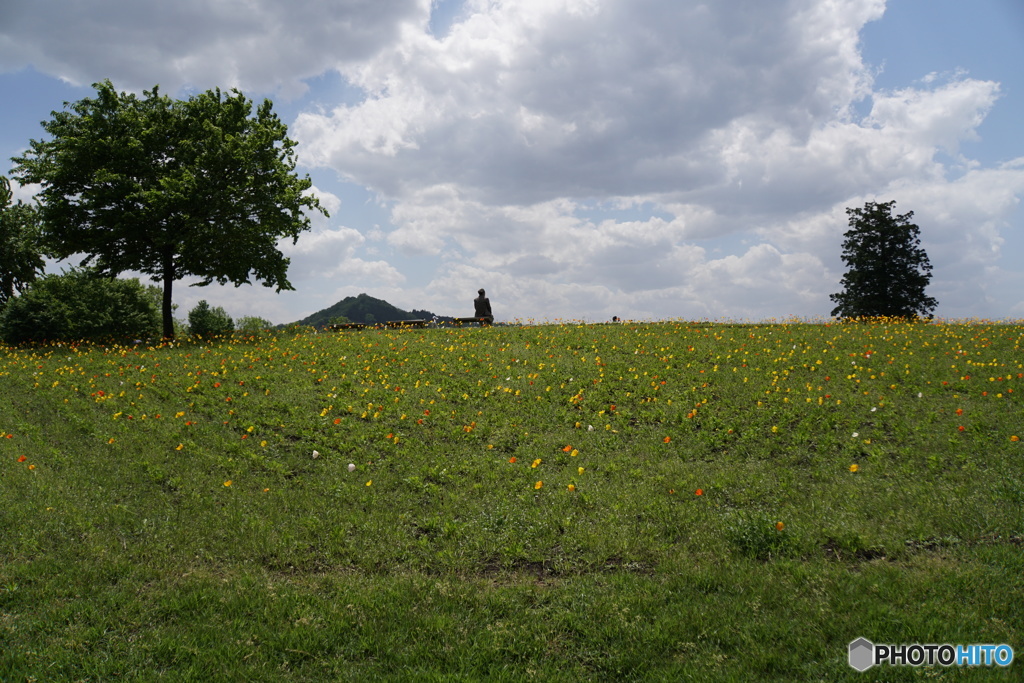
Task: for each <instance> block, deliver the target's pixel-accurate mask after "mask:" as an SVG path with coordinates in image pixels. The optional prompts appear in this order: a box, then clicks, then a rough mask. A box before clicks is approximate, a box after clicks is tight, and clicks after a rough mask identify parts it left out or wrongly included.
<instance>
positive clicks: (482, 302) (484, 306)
mask: <svg viewBox="0 0 1024 683" xmlns="http://www.w3.org/2000/svg"><path fill="white" fill-rule="evenodd" d="M477 294H479V296H478V297H477V298H475V299H473V315H474V316H475V317H477V318H481V321H480V324H481V325H490V324H491V323H493V322H494V314H493V313H491V300H490V299H488V298H487V295H486V294H485V293H484V290H483V289H480V290H478V291H477Z"/></svg>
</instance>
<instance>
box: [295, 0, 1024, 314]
mask: <svg viewBox="0 0 1024 683" xmlns="http://www.w3.org/2000/svg"><path fill="white" fill-rule="evenodd" d="M466 9H467V15H466V17H465V19H464V20H463V21H462V22H460V23H458V24H456V25H454V26H453V27H452V28H451V30H450V31H449V32H448V34H447V35H446V36H445V37H444V38H443V39H441V40H438V39H435V38H434V37H433V36H431V35H430V34H428V33H426V32H419V33H417V32H407V33H406V34H404V35H403V39H402V41H401V42H400V43H398V44H396V46H395V47H394V48H393V49H390V50H384V51H382V52H381V53H380V54H379V55H378V56H377V57H375V58H373V59H370V60H366V61H365V62H362V63H359V64H356V65H353V66H352V67H351V68H348V69H345V70H343V71H344V73H345V75H346V76H347V78H349V79H350V81H351V82H353V83H355V84H357V85H359V86H360V87H361V88H363V89H364V90H365V91H366V92H367V93H368V94H369V95H368V97H367V98H366V100H365V101H363V102H361V103H357V104H351V105H342V106H338V107H336V108H335V109H333V110H332V111H326V112H307V113H306V114H303V115H301V116H299V118H298V120H297V121H296V124H295V127H294V130H295V132H296V135H297V136H298V137H299V139H300V140H303V141H304V142H305V143H306V144H307V147H308V148H309V149H315V150H316V152H315V153H313V154H311V155H310V156H309V157H307V161H308V162H309V163H314V164H320V165H324V166H329V167H332V168H336V169H338V170H339V171H341V172H343V173H344V174H345V175H346V176H347V177H349V178H352V179H353V180H355V181H356V182H359V183H361V184H364V185H366V186H368V187H372V188H374V189H375V190H376V191H378V192H380V193H382V194H383V195H384V196H386V197H388V198H389V199H390V200H391V201H392V206H393V209H392V215H391V218H392V224H393V226H394V227H393V230H392V231H391V232H390V233H389V234H388V241H389V243H390V244H392V245H393V246H395V247H397V248H400V249H402V250H404V251H406V252H408V253H415V254H421V255H426V256H441V257H445V258H447V259H449V260H450V262H452V263H461V264H465V265H466V268H467V269H464V270H459V269H457V268H453V269H450V270H449V272H447V273H445V274H444V275H443V276H442V277H440V278H438V279H436V280H435V281H434V282H433V283H432V284H431V286H432V287H436V288H439V289H446V288H449V287H451V285H452V283H454V282H455V281H456V279H457V273H460V272H462V273H474V274H475V277H477V278H480V277H483V276H484V274H485V273H490V277H491V279H493V280H495V281H498V282H501V281H502V280H503V279H506V278H507V286H508V287H510V288H511V289H510V292H514V296H512V297H511V298H512V299H514V300H515V301H516V302H517V303H519V304H520V305H521V306H523V307H528V309H529V310H535V311H553V312H555V313H557V314H558V315H565V314H571V310H570V309H571V308H572V306H571V305H570V304H569V303H568V302H569V299H567V298H566V297H567V296H568V294H567V293H569V292H574V291H586V292H587V297H585V298H587V299H588V301H587V303H586V304H585V305H583V306H581V307H580V308H579V309H577V310H579V311H590V312H596V311H601V312H602V314H603V313H604V312H607V310H611V309H610V308H608V307H610V306H614V305H623V304H624V303H625V302H626V301H631V302H633V305H634V307H636V308H637V310H638V311H640V312H645V313H650V314H660V313H668V312H671V311H672V310H675V311H677V312H679V313H682V312H684V311H687V312H693V311H697V312H703V313H705V314H706V315H714V313H715V312H716V311H717V312H719V313H720V314H727V315H728V314H735V315H751V316H753V315H756V314H757V312H758V311H760V312H762V313H769V314H789V313H793V314H796V313H799V312H800V311H802V310H804V311H813V312H817V313H827V311H828V310H831V304H830V302H829V301H828V296H827V295H828V293H830V292H831V291H835V289H836V288H837V284H838V280H839V278H840V277H841V275H842V270H841V268H842V264H841V263H840V262H839V259H838V256H839V251H840V250H839V244H840V242H841V239H842V232H844V231H845V229H846V216H845V212H844V211H843V209H844V208H845V207H846V206H853V205H858V203H862V202H863V201H867V200H869V199H875V198H878V199H880V200H885V199H887V198H889V197H890V196H891V195H897V196H898V198H899V200H900V207H899V208H900V209H901V210H909V209H912V208H914V207H915V206H920V207H921V208H922V209H926V210H925V211H924V212H923V213H919V215H920V216H922V217H923V218H927V219H929V220H930V219H931V218H932V216H931V215H930V212H929V210H928V209H932V208H934V207H936V206H941V205H943V204H956V205H960V206H965V207H969V208H967V209H966V210H965V211H962V212H961V213H960V214H959V215H958V216H957V219H956V220H957V221H962V222H961V223H959V228H960V230H959V232H958V234H955V235H951V234H949V233H948V232H947V231H946V230H945V229H944V228H943V227H942V226H943V225H944V223H943V222H942V221H941V220H938V219H937V220H938V222H937V224H934V225H932V224H929V229H928V230H926V231H925V233H924V236H925V244H926V247H932V248H934V249H935V252H936V253H935V256H936V262H937V263H941V264H942V265H943V268H942V269H941V270H939V271H938V273H937V279H941V278H945V279H946V281H947V282H949V283H956V282H958V281H959V280H961V279H962V278H963V277H965V276H969V277H970V278H973V279H975V280H977V279H979V278H983V277H984V268H985V267H990V266H991V265H992V264H993V263H995V261H996V260H997V259H998V258H999V256H1000V240H999V234H1000V231H1001V230H1002V229H1004V228H1005V227H1006V220H1007V219H1008V217H1009V215H1010V213H1011V212H1012V210H1013V208H1014V207H1015V206H1016V198H1017V196H1018V195H1019V194H1020V192H1021V191H1022V190H1024V176H1022V174H1021V169H1020V168H1019V167H1012V168H1008V169H1003V170H1001V171H991V170H989V171H985V170H981V169H972V168H971V162H970V161H969V160H967V159H964V158H961V157H959V156H958V154H959V149H960V145H961V143H962V142H964V141H967V140H971V139H972V138H973V137H974V136H975V131H976V129H977V127H978V126H979V125H980V124H981V122H982V121H983V120H984V118H985V116H986V115H987V113H988V112H989V111H990V110H991V108H992V107H993V106H994V105H995V103H996V101H997V100H998V96H999V84H998V83H996V82H993V81H986V80H979V79H974V78H970V77H969V76H967V75H966V74H962V73H954V74H949V75H946V76H938V75H932V76H930V77H927V78H923V79H922V80H921V81H920V83H918V84H917V85H915V86H914V87H909V86H908V87H906V88H903V89H900V90H895V91H891V92H886V91H879V90H874V88H873V80H872V74H871V71H870V69H869V68H867V67H866V66H865V65H864V64H863V63H862V60H861V56H860V52H859V45H858V40H859V33H860V31H861V29H862V28H863V26H864V24H865V23H866V22H868V21H872V20H875V19H878V18H880V17H881V15H882V13H883V11H884V2H881V1H872V0H858V1H853V0H848V1H840V0H796V1H794V2H789V3H761V2H750V1H747V0H728V1H724V2H718V3H714V4H708V3H697V2H659V1H656V0H642V1H639V2H637V1H630V2H626V1H625V0H604V1H602V2H597V1H596V0H595V1H587V0H560V1H557V2H554V1H551V0H543V1H539V0H538V1H537V2H521V3H498V2H486V1H483V0H481V1H478V2H469V3H467V5H466ZM858 111H866V112H867V113H866V114H863V115H860V114H858V113H857V112H858ZM941 154H945V155H948V156H952V157H954V160H953V162H952V166H951V165H950V164H951V161H950V159H949V158H948V156H947V157H941ZM964 173H966V174H967V175H966V176H964V177H962V178H959V179H958V178H956V177H951V176H957V175H961V174H964ZM982 178H984V180H982ZM997 178H998V181H997V182H993V181H995V180H996V179H997ZM981 184H985V185H986V187H987V188H988V189H987V190H986V191H984V192H981V193H980V195H979V194H978V191H979V186H980V185H981ZM930 197H936V198H938V197H941V198H942V200H941V201H939V202H938V203H936V202H932V201H930V200H929V198H930ZM595 201H597V202H602V203H603V204H604V208H605V209H608V208H609V205H611V204H617V205H619V206H625V207H632V209H633V215H632V216H630V217H628V218H624V217H620V215H619V214H623V213H626V212H618V211H615V210H614V209H612V210H609V211H607V215H609V216H612V217H610V218H601V217H600V215H597V214H599V213H600V212H597V214H595V212H593V211H588V210H587V208H588V206H590V205H592V203H593V202H595ZM917 201H920V202H922V204H920V205H918V204H916V202H917ZM727 238H728V239H731V242H730V243H728V244H723V243H722V241H723V239H727ZM705 246H708V247H710V248H711V251H708V250H706V249H705V248H704V247H705ZM722 249H725V251H726V252H728V253H724V254H722V253H716V252H715V251H714V250H718V251H721V250H722ZM449 268H450V266H449ZM527 282H529V283H532V284H531V285H527V284H525V283H527ZM460 283H461V284H460V288H469V287H471V283H470V282H469V281H468V279H466V280H465V282H462V281H461V280H460ZM470 291H471V290H470ZM534 292H535V293H536V296H535V295H534ZM453 294H454V292H453ZM959 299H961V301H959V303H961V304H963V305H967V306H969V305H970V304H969V303H967V300H969V299H970V297H969V296H968V297H966V298H964V297H960V298H959ZM948 300H949V301H950V302H951V304H953V302H954V301H955V300H957V297H949V299H948ZM561 301H565V302H566V303H565V305H564V306H563V305H562V304H560V303H559V302H561ZM619 302H622V303H619ZM670 302H671V303H670ZM673 307H674V308H673ZM958 308H959V307H958V306H957V305H951V306H950V310H958Z"/></svg>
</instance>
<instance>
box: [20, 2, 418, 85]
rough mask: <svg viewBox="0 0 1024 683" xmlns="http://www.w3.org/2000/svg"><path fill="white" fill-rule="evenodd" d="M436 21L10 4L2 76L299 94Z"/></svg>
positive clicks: (368, 14)
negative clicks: (28, 71) (22, 72)
mask: <svg viewBox="0 0 1024 683" xmlns="http://www.w3.org/2000/svg"><path fill="white" fill-rule="evenodd" d="M428 17H429V0H373V2H366V1H365V0H289V2H278V1H277V0H174V2H157V1H152V0H130V1H125V0H92V1H91V2H78V1H76V0H11V1H9V2H5V3H4V5H3V8H2V9H0V69H2V70H14V69H18V68H20V67H22V66H25V65H33V66H34V67H35V68H36V69H38V70H40V71H42V72H45V73H48V74H52V75H54V76H56V77H58V78H61V79H63V80H67V81H70V82H72V83H76V84H88V83H92V82H95V81H98V80H101V79H102V78H106V77H108V76H109V77H111V78H112V79H113V80H114V82H115V83H116V84H117V85H118V87H122V88H129V89H135V90H138V89H142V88H148V87H151V86H153V85H154V84H157V83H159V84H160V85H161V86H163V89H164V91H165V92H173V91H176V90H178V89H179V88H180V87H182V86H192V87H195V88H198V89H206V88H209V87H213V86H219V87H222V88H223V87H239V88H241V89H243V90H248V89H256V90H261V91H273V90H278V91H283V92H284V93H285V94H288V95H295V94H298V93H300V92H302V91H303V90H304V89H305V85H304V84H303V83H302V79H304V78H309V77H312V76H316V75H318V74H320V73H323V72H324V71H326V70H329V69H333V68H335V67H336V66H338V65H339V64H343V63H346V62H350V61H352V60H360V59H365V58H367V57H370V56H372V55H373V54H374V53H375V52H376V51H377V50H379V49H380V48H381V47H382V46H383V45H387V44H389V43H390V42H392V41H393V40H394V39H395V38H396V36H397V35H398V34H399V32H400V30H401V27H402V25H403V24H404V23H406V22H413V23H418V24H425V22H426V21H427V19H428Z"/></svg>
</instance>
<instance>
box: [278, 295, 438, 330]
mask: <svg viewBox="0 0 1024 683" xmlns="http://www.w3.org/2000/svg"><path fill="white" fill-rule="evenodd" d="M341 317H344V318H348V320H349V321H351V322H354V323H365V324H368V325H374V324H376V323H384V322H388V321H389V320H423V319H426V320H430V319H432V318H433V317H434V314H433V313H431V312H430V311H418V310H412V311H403V310H402V309H400V308H396V307H395V306H392V305H391V304H389V303H388V302H387V301H384V300H383V299H375V298H373V297H372V296H370V295H368V294H360V295H359V296H349V297H345V298H344V299H342V300H341V301H339V302H338V303H336V304H334V305H333V306H329V307H328V308H325V309H323V310H322V311H317V312H316V313H314V314H313V315H311V316H308V317H306V318H303V319H302V320H300V321H298V322H297V323H295V324H296V325H311V326H313V327H323V326H324V325H330V324H332V323H334V322H335V321H336V320H337V319H338V318H341ZM438 320H451V318H447V317H444V316H438Z"/></svg>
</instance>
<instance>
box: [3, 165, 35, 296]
mask: <svg viewBox="0 0 1024 683" xmlns="http://www.w3.org/2000/svg"><path fill="white" fill-rule="evenodd" d="M13 199H14V195H13V193H12V192H11V184H10V182H9V181H8V180H7V178H5V177H3V176H0V310H2V309H3V308H4V306H6V305H7V302H8V301H10V300H11V298H12V297H13V296H14V295H15V294H16V293H20V292H22V291H24V290H25V288H26V287H28V286H29V285H30V284H31V283H32V282H34V281H35V280H36V278H38V277H39V276H40V275H42V274H43V267H44V265H45V264H44V263H43V257H42V256H41V255H40V253H39V247H38V244H37V237H38V235H37V233H38V227H39V217H38V213H37V212H36V209H35V207H33V206H30V205H28V204H25V203H24V202H21V201H19V202H17V203H15V202H14V201H13Z"/></svg>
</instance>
